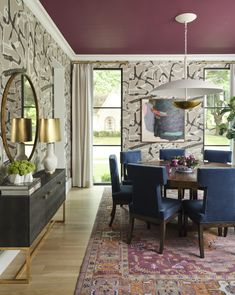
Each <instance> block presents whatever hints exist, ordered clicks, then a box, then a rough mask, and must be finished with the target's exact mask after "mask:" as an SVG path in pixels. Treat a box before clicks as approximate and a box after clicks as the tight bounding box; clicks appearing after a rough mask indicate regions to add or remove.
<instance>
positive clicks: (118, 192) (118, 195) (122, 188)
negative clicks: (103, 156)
mask: <svg viewBox="0 0 235 295" xmlns="http://www.w3.org/2000/svg"><path fill="white" fill-rule="evenodd" d="M109 168H110V176H111V185H112V199H113V208H112V211H111V220H110V223H109V226H111V225H112V223H113V220H114V216H115V212H116V206H117V205H127V204H129V203H130V201H131V199H132V186H131V185H121V184H120V179H119V173H118V164H117V157H116V155H110V156H109Z"/></svg>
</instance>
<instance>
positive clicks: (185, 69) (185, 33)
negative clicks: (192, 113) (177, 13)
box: [184, 22, 188, 100]
mask: <svg viewBox="0 0 235 295" xmlns="http://www.w3.org/2000/svg"><path fill="white" fill-rule="evenodd" d="M187 33H188V28H187V22H185V23H184V79H187V76H188V75H187V70H188V69H187ZM187 92H188V91H187V88H185V100H187V97H188V93H187Z"/></svg>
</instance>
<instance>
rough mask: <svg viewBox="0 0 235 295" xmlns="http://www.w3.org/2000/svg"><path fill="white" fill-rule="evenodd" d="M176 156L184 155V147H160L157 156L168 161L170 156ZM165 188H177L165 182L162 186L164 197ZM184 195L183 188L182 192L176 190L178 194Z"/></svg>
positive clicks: (165, 193)
mask: <svg viewBox="0 0 235 295" xmlns="http://www.w3.org/2000/svg"><path fill="white" fill-rule="evenodd" d="M177 156H185V149H160V151H159V158H160V160H163V161H170V160H171V159H172V158H174V157H177ZM167 189H177V188H175V187H169V186H168V185H167V184H166V185H165V186H164V197H166V196H167ZM181 195H182V196H183V197H184V190H182V193H180V191H178V196H181Z"/></svg>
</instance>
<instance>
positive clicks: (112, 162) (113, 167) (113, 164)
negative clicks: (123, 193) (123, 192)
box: [109, 155, 120, 193]
mask: <svg viewBox="0 0 235 295" xmlns="http://www.w3.org/2000/svg"><path fill="white" fill-rule="evenodd" d="M109 170H110V176H111V185H112V193H117V192H119V191H120V179H119V173H118V164H117V157H116V155H110V156H109Z"/></svg>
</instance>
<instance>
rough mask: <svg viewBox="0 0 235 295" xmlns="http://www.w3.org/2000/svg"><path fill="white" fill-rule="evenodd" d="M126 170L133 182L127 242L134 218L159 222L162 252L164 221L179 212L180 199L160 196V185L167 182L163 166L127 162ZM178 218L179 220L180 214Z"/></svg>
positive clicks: (160, 251)
mask: <svg viewBox="0 0 235 295" xmlns="http://www.w3.org/2000/svg"><path fill="white" fill-rule="evenodd" d="M127 170H128V175H129V176H130V178H131V181H132V184H133V195H132V202H131V203H130V205H129V214H130V219H129V220H130V225H129V235H128V243H130V242H131V239H132V233H133V228H134V220H135V218H137V219H141V220H144V221H146V222H147V223H157V224H160V247H159V253H162V252H163V248H164V240H165V230H166V223H167V222H168V221H169V220H171V219H172V218H174V217H175V216H177V215H179V214H180V211H181V201H180V200H176V199H170V198H162V195H161V186H162V185H164V184H166V182H167V173H166V168H165V167H154V166H145V165H140V164H128V166H127ZM179 220H181V215H180V218H179ZM180 225H181V222H180Z"/></svg>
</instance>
